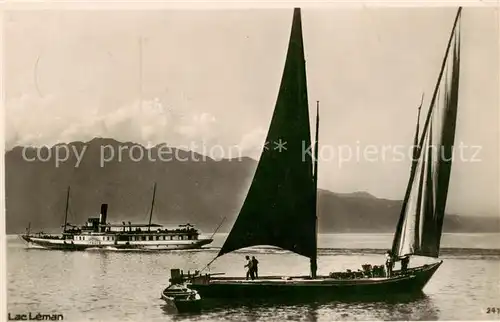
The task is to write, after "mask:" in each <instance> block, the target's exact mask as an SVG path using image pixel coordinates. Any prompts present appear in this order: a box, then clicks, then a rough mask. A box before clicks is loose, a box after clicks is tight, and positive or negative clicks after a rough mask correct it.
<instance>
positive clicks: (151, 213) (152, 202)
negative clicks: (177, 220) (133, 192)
mask: <svg viewBox="0 0 500 322" xmlns="http://www.w3.org/2000/svg"><path fill="white" fill-rule="evenodd" d="M155 195H156V182H155V185H154V187H153V199H152V200H151V210H150V211H149V223H148V231H150V230H151V219H152V218H153V208H154V206H155Z"/></svg>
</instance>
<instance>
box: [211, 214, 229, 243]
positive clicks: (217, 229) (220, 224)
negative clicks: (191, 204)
mask: <svg viewBox="0 0 500 322" xmlns="http://www.w3.org/2000/svg"><path fill="white" fill-rule="evenodd" d="M224 220H226V217H224V218H222V221H221V222H220V224H219V226H217V228H216V229H215V231H214V233H213V234H212V236H210V239H213V238H214V236H215V234H216V233H217V231H218V230H219V228H220V227H221V226H222V223H223V222H224Z"/></svg>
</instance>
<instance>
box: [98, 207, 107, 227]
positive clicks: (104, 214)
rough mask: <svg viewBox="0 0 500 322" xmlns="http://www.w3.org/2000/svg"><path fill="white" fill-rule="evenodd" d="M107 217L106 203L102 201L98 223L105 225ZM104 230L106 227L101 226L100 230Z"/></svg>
mask: <svg viewBox="0 0 500 322" xmlns="http://www.w3.org/2000/svg"><path fill="white" fill-rule="evenodd" d="M107 218H108V204H107V203H103V204H102V205H101V216H100V217H99V224H100V225H106V220H107ZM105 230H106V227H101V232H104V231H105Z"/></svg>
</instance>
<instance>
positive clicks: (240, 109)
mask: <svg viewBox="0 0 500 322" xmlns="http://www.w3.org/2000/svg"><path fill="white" fill-rule="evenodd" d="M455 13H456V8H432V9H431V8H425V9H424V8H418V9H415V8H412V9H409V8H408V9H401V8H384V9H382V8H378V9H304V10H303V12H302V15H303V32H304V43H305V54H306V62H307V66H306V68H307V77H308V91H309V100H310V105H311V116H314V115H315V112H314V110H315V101H316V100H320V101H321V129H320V143H321V145H322V147H327V148H328V147H330V150H331V149H333V148H335V147H338V146H341V145H349V146H350V147H351V149H352V150H353V151H354V152H355V150H356V148H357V147H358V148H359V149H363V148H364V147H366V146H367V145H375V146H376V147H378V148H381V147H383V146H394V145H409V144H411V142H412V139H413V135H414V127H415V121H416V112H417V110H416V107H417V106H418V104H419V103H420V98H421V95H422V93H423V92H425V98H424V108H423V110H425V109H426V108H427V107H428V104H429V100H430V98H431V95H432V90H433V88H434V85H435V83H436V79H437V74H438V72H439V67H440V64H441V59H442V57H443V54H444V50H445V46H446V42H447V40H448V37H449V33H450V30H451V27H452V23H453V19H454V17H455ZM291 18H292V10H291V9H279V10H278V9H275V10H270V9H268V10H239V11H237V10H232V11H229V10H226V11H216V10H211V11H202V10H198V11H181V10H177V11H174V10H170V11H136V10H134V11H95V10H94V11H48V10H46V11H15V12H14V11H13V12H8V13H6V15H5V19H4V22H5V38H4V39H5V45H4V53H5V65H4V66H5V68H6V70H5V90H6V145H7V148H12V147H13V146H15V145H25V144H30V145H43V144H54V143H57V142H69V141H75V140H80V141H86V140H90V139H92V138H93V137H94V136H102V137H112V138H115V139H117V140H120V141H125V140H128V141H134V142H138V143H141V144H157V143H162V142H166V143H168V144H171V145H183V144H188V143H189V142H190V141H192V140H200V139H201V138H203V139H205V140H206V141H207V142H209V145H213V144H221V145H223V146H225V147H229V146H232V145H238V146H240V147H241V148H242V149H244V151H245V154H247V155H251V156H253V157H255V158H257V157H258V155H259V146H260V145H261V144H262V143H263V140H264V137H265V134H266V131H267V127H268V124H269V121H270V117H271V114H272V111H273V108H274V104H275V100H276V96H277V91H278V87H279V82H280V78H281V74H282V70H283V64H284V57H285V53H286V47H287V42H288V37H289V33H290V24H291ZM498 26H499V21H498V11H496V10H494V9H488V8H465V9H464V11H463V13H462V25H461V31H462V65H461V68H462V69H461V83H460V97H459V112H458V124H457V134H456V143H457V144H460V143H462V144H464V145H467V146H481V147H482V148H481V150H480V151H479V154H478V155H477V156H476V158H477V159H480V160H481V161H480V162H470V161H468V162H464V161H460V160H457V161H455V163H454V168H453V172H452V179H451V188H450V189H451V191H450V198H449V203H448V211H451V212H458V213H465V214H471V215H481V214H485V215H498V213H499V210H498V208H499V204H498V196H499V182H498V180H499V179H498V178H499V171H498V167H499V131H498V129H499V115H498V114H499V112H498V107H499V95H498V88H499V86H500V83H499V74H498V71H499V59H498V57H499V56H500V53H499V31H498ZM141 43H142V45H140V44H141ZM140 102H142V104H140ZM311 121H313V117H311ZM471 149H472V148H471ZM471 149H469V150H466V152H464V154H465V155H466V157H469V158H470V157H472V154H473V153H474V150H471ZM336 151H338V150H336ZM327 152H328V151H327ZM326 157H328V155H326ZM326 157H325V160H322V161H320V179H319V185H320V187H322V188H327V189H330V190H332V191H336V192H351V191H368V192H370V193H372V194H374V195H376V196H378V197H385V198H391V199H401V198H402V197H403V194H404V189H405V187H406V183H407V179H408V173H409V160H405V161H402V162H401V161H399V162H396V161H393V160H392V159H391V157H392V156H391V155H390V154H389V155H386V159H385V160H381V159H380V158H381V157H379V160H376V161H369V160H358V159H354V160H351V161H350V162H345V163H343V164H340V165H339V160H338V158H330V159H328V160H326Z"/></svg>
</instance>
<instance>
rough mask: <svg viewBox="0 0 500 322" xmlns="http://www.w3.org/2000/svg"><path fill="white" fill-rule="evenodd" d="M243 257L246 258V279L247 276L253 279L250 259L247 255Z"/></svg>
mask: <svg viewBox="0 0 500 322" xmlns="http://www.w3.org/2000/svg"><path fill="white" fill-rule="evenodd" d="M245 259H246V260H247V263H246V265H245V267H246V268H247V278H246V279H247V280H248V278H249V277H250V278H251V279H252V280H253V279H254V275H253V263H252V260H251V259H250V257H249V256H245Z"/></svg>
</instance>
